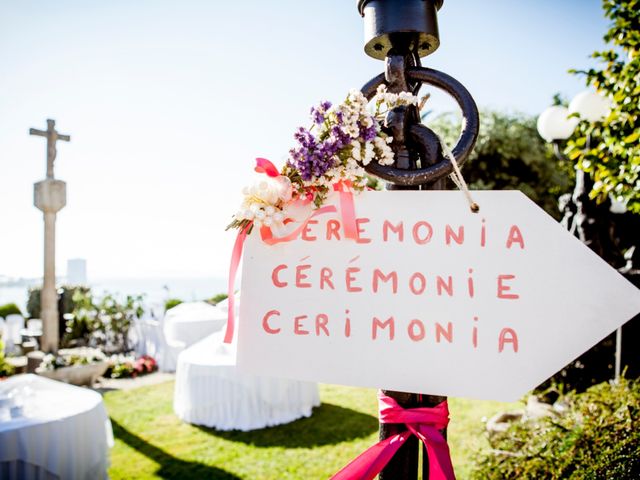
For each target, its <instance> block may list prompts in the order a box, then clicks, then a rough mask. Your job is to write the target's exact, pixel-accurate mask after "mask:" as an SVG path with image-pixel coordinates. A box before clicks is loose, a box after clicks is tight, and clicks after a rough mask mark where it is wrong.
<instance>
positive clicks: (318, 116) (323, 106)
mask: <svg viewBox="0 0 640 480" xmlns="http://www.w3.org/2000/svg"><path fill="white" fill-rule="evenodd" d="M330 108H331V102H328V101H326V100H325V101H324V102H321V103H320V105H318V106H317V107H311V119H312V120H313V123H315V124H316V125H321V124H322V123H324V118H325V113H327V110H329V109H330Z"/></svg>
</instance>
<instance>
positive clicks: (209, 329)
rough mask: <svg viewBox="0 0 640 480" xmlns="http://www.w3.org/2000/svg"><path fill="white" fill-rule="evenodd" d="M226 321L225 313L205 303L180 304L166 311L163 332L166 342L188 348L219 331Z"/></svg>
mask: <svg viewBox="0 0 640 480" xmlns="http://www.w3.org/2000/svg"><path fill="white" fill-rule="evenodd" d="M226 321H227V314H226V312H223V311H222V310H220V309H219V308H217V307H215V306H213V305H210V304H208V303H207V302H189V303H181V304H180V305H178V306H176V307H173V308H172V309H170V310H168V311H167V313H166V314H165V317H164V321H163V330H164V335H165V337H166V339H167V342H169V343H183V344H184V346H185V347H190V346H191V345H193V344H194V343H196V342H199V341H200V340H202V339H203V338H204V337H206V336H208V335H210V334H212V333H214V332H217V331H218V330H220V329H221V328H222V327H223V326H224V325H225V323H226Z"/></svg>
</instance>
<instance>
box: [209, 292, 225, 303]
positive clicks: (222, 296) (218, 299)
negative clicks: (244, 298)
mask: <svg viewBox="0 0 640 480" xmlns="http://www.w3.org/2000/svg"><path fill="white" fill-rule="evenodd" d="M228 296H229V295H227V294H226V293H218V294H217V295H214V296H213V297H211V298H210V299H209V300H207V301H208V302H209V303H211V304H213V305H217V304H218V303H220V302H221V301H223V300H225V299H226V298H227V297H228Z"/></svg>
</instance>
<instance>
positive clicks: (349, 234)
mask: <svg viewBox="0 0 640 480" xmlns="http://www.w3.org/2000/svg"><path fill="white" fill-rule="evenodd" d="M333 190H334V191H336V192H338V194H339V195H340V210H341V213H342V228H344V236H345V237H346V238H350V239H352V240H357V239H358V226H357V225H356V207H355V205H354V202H353V192H352V191H351V182H350V181H349V180H340V181H339V182H338V183H335V184H334V185H333Z"/></svg>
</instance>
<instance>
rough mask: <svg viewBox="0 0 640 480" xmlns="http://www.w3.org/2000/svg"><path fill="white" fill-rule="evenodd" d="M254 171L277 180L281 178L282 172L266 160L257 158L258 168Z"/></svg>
mask: <svg viewBox="0 0 640 480" xmlns="http://www.w3.org/2000/svg"><path fill="white" fill-rule="evenodd" d="M254 170H255V171H256V172H258V173H264V174H265V175H267V176H268V177H273V178H277V177H279V176H280V172H279V171H278V169H277V168H276V166H275V165H274V164H273V163H271V161H270V160H267V159H266V158H260V157H258V158H256V166H255V168H254Z"/></svg>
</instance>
